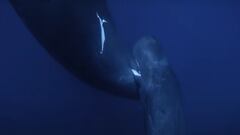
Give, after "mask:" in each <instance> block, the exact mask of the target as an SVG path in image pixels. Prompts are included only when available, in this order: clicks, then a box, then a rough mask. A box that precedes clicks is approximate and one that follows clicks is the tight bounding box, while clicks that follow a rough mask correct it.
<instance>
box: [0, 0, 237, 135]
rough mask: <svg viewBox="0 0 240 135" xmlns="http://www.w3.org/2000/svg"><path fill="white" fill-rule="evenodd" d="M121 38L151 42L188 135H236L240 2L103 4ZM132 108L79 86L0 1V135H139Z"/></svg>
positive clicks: (117, 0) (131, 0) (137, 110)
mask: <svg viewBox="0 0 240 135" xmlns="http://www.w3.org/2000/svg"><path fill="white" fill-rule="evenodd" d="M109 7H110V10H111V12H112V15H113V19H114V21H115V23H116V27H117V30H118V33H119V35H120V37H121V39H122V40H123V41H124V42H125V43H126V45H132V44H134V43H135V41H136V40H137V39H139V38H140V37H142V36H144V35H153V36H155V37H157V38H158V39H159V40H160V42H161V44H162V46H163V47H164V48H165V50H166V51H167V55H168V57H169V61H170V63H171V64H172V66H173V68H174V70H175V72H176V74H177V76H178V78H179V80H180V82H181V85H182V93H183V100H184V109H185V116H186V125H187V133H188V135H240V60H239V59H240V3H238V2H235V1H230V0H225V1H224V0H221V1H217V2H214V1H207V0H203V1H194V2H193V1H173V0H170V1H166V0H165V1H160V0H159V1H158V0H149V1H146V0H138V1H137V0H111V1H110V0H109ZM143 132H144V124H143V110H142V108H141V106H140V104H139V103H138V102H135V101H131V100H127V99H122V98H119V97H114V96H111V95H108V94H106V93H104V92H101V91H96V90H94V89H93V88H91V87H89V86H87V85H85V84H83V83H82V82H80V81H79V80H78V79H76V78H75V77H74V76H72V75H71V74H70V73H69V72H68V71H66V70H65V69H64V68H63V67H62V66H61V65H60V64H58V63H57V62H56V61H55V60H54V59H53V58H52V57H51V56H49V54H48V53H47V52H46V51H45V50H44V49H43V48H42V47H41V46H40V45H39V43H38V42H37V41H36V39H35V38H34V37H33V36H32V35H31V33H30V32H29V31H28V30H27V29H26V27H25V26H24V25H23V23H22V22H21V20H20V19H19V17H18V16H17V15H16V13H15V12H14V10H13V8H12V7H11V6H10V4H9V3H8V1H7V0H1V1H0V135H43V134H44V135H55V134H56V135H144V134H143Z"/></svg>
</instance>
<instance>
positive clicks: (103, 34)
mask: <svg viewBox="0 0 240 135" xmlns="http://www.w3.org/2000/svg"><path fill="white" fill-rule="evenodd" d="M96 15H97V18H98V19H99V23H100V27H101V43H102V48H101V51H100V54H103V50H104V44H105V40H106V36H105V35H106V33H105V29H104V26H103V24H104V23H107V21H106V20H105V19H102V18H101V17H100V16H99V14H98V13H96Z"/></svg>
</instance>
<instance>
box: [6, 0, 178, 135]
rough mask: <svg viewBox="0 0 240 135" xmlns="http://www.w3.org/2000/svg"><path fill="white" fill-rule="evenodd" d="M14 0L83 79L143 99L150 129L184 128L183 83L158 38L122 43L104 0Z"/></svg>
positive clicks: (171, 133)
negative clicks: (128, 43)
mask: <svg viewBox="0 0 240 135" xmlns="http://www.w3.org/2000/svg"><path fill="white" fill-rule="evenodd" d="M11 3H12V5H13V7H14V8H15V10H16V12H17V13H18V15H19V16H20V17H21V18H22V20H23V21H24V23H25V24H26V26H27V27H28V28H29V30H30V31H31V32H32V33H33V35H34V36H35V38H36V39H37V40H38V41H39V42H40V44H41V45H42V46H43V47H44V48H46V49H47V50H48V52H49V53H50V54H51V55H52V56H53V57H54V58H55V59H56V60H57V61H59V62H60V63H61V64H62V65H63V66H64V67H66V69H68V70H69V71H71V72H72V73H73V74H74V75H76V76H77V77H78V78H79V79H80V80H83V81H85V82H87V83H88V84H90V85H92V86H94V87H96V88H98V89H101V90H105V91H107V92H110V93H113V94H115V95H121V96H124V97H130V98H134V99H140V101H141V102H142V103H143V107H144V108H145V112H146V115H145V116H146V125H147V133H148V135H160V134H161V135H180V134H181V133H182V131H181V130H182V119H181V118H182V114H181V102H180V94H179V85H178V83H177V80H176V78H175V76H174V73H173V72H172V70H171V68H170V67H169V65H168V62H167V59H166V57H165V56H164V54H163V51H162V49H161V48H160V47H159V44H158V42H157V41H156V40H155V39H153V38H151V37H148V38H143V39H141V40H139V41H138V42H137V44H136V45H135V46H134V48H132V49H127V48H123V46H122V43H121V42H120V41H119V40H118V39H117V34H116V32H115V29H114V22H113V21H112V20H111V15H110V13H109V11H108V8H107V3H106V1H105V0H34V1H33V0H11ZM127 50H131V51H127Z"/></svg>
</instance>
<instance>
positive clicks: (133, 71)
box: [132, 69, 142, 77]
mask: <svg viewBox="0 0 240 135" xmlns="http://www.w3.org/2000/svg"><path fill="white" fill-rule="evenodd" d="M132 73H133V74H134V75H135V76H138V77H141V76H142V75H141V73H140V72H138V71H137V70H135V69H132Z"/></svg>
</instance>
